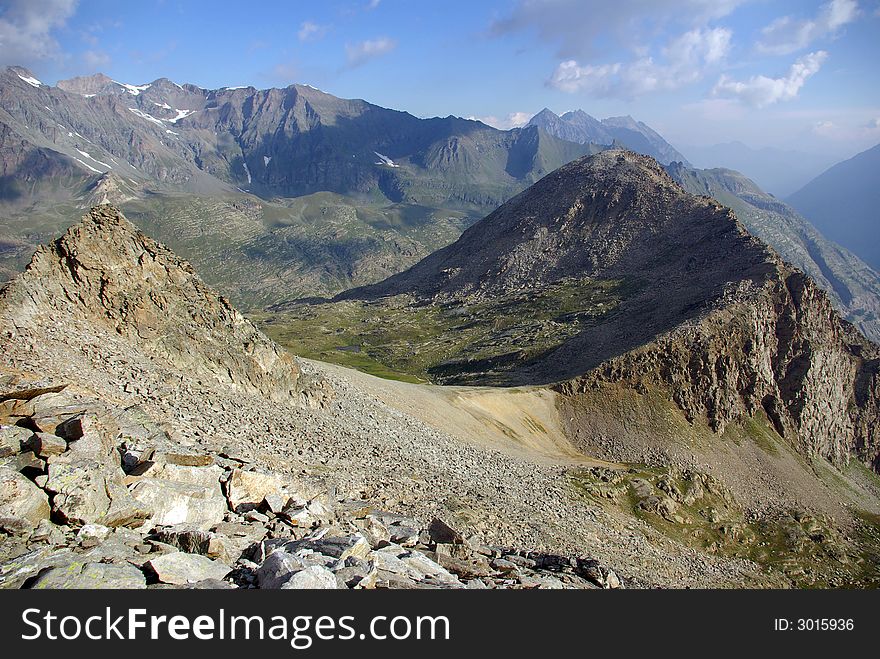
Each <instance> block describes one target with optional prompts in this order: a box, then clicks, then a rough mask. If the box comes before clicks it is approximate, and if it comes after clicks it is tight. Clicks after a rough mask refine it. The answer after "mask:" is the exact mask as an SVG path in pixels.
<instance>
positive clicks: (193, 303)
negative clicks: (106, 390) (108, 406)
mask: <svg viewBox="0 0 880 659" xmlns="http://www.w3.org/2000/svg"><path fill="white" fill-rule="evenodd" d="M3 295H4V298H5V300H6V305H5V306H4V310H3V320H4V321H5V322H4V325H5V327H7V328H9V329H10V330H11V331H15V328H17V327H22V326H25V325H27V324H28V323H30V322H31V321H32V319H33V317H34V316H35V315H37V314H45V313H46V312H47V310H52V309H58V310H60V309H61V308H63V309H65V310H66V311H69V312H71V313H72V314H73V316H74V317H75V319H76V320H78V321H86V322H101V323H104V324H105V325H106V327H107V328H108V329H111V330H112V331H114V332H116V333H117V334H120V335H122V336H128V337H135V336H136V337H137V338H138V339H139V340H140V341H142V342H143V345H145V346H149V350H150V352H151V353H152V354H153V355H156V356H161V357H162V358H163V359H165V360H167V361H168V362H169V363H171V364H173V365H175V366H176V367H177V368H179V369H180V370H182V371H190V372H195V373H198V374H199V375H200V376H203V377H206V378H212V379H216V380H219V381H223V382H228V383H230V384H232V385H233V386H235V387H242V388H245V389H251V390H254V391H258V392H260V393H262V394H264V395H266V396H269V397H271V398H276V399H287V398H289V397H291V396H294V395H297V393H298V392H297V381H298V378H299V369H298V367H297V365H296V363H295V362H294V360H293V359H292V358H291V357H290V355H288V354H287V353H286V352H284V351H282V350H281V349H280V348H278V346H276V345H275V344H273V343H272V342H271V341H269V340H268V339H266V338H265V337H264V336H263V335H262V334H261V333H260V332H259V331H258V330H257V329H256V328H255V327H254V326H253V325H252V324H251V323H250V322H249V321H248V320H247V319H246V318H244V316H242V315H241V314H240V313H239V312H238V311H237V310H235V309H234V308H233V307H232V305H231V304H230V303H229V302H228V300H226V299H225V298H223V297H222V296H219V295H217V294H216V293H214V292H213V291H211V290H210V289H209V288H208V287H207V286H205V284H204V283H203V282H202V281H201V279H200V278H199V277H198V276H196V275H195V273H194V272H193V270H192V267H191V266H190V265H189V264H188V263H186V262H185V261H182V260H181V259H179V258H178V257H177V256H175V255H174V254H173V253H172V252H171V251H170V250H169V249H168V248H167V247H164V246H163V245H161V244H159V243H157V242H156V241H154V240H152V239H151V238H148V237H147V236H145V235H144V234H143V233H141V232H140V231H138V230H137V229H136V228H135V227H134V226H133V225H132V224H130V223H129V222H128V221H127V220H126V219H125V218H124V217H123V216H122V214H121V213H120V212H119V211H118V210H116V209H114V208H113V207H111V206H106V205H105V206H98V207H95V208H94V209H92V210H91V211H90V212H89V213H88V214H87V215H86V216H85V217H84V218H83V221H82V222H81V223H79V224H77V225H74V226H73V227H71V228H70V229H69V230H68V231H67V233H65V235H64V236H62V237H61V238H59V239H58V240H56V241H55V242H53V243H52V244H51V245H48V246H46V247H42V248H40V249H38V250H37V252H36V254H35V255H34V257H33V259H32V260H31V263H30V265H29V266H28V268H27V271H26V272H25V274H24V275H23V276H22V277H19V278H18V279H16V280H15V281H13V282H12V283H10V284H9V285H8V286H7V287H6V288H5V289H4V291H3ZM71 301H75V305H71V304H70V302H71Z"/></svg>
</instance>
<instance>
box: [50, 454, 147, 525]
mask: <svg viewBox="0 0 880 659" xmlns="http://www.w3.org/2000/svg"><path fill="white" fill-rule="evenodd" d="M123 478H124V474H123V472H122V469H121V468H119V467H114V466H109V465H106V464H104V463H102V462H98V461H95V460H93V459H91V458H84V457H80V456H68V455H62V456H57V457H54V458H53V459H52V460H51V461H50V463H49V479H48V481H47V482H46V489H47V490H48V491H49V492H52V493H54V494H55V496H54V498H53V500H52V510H53V511H54V512H55V513H56V514H57V515H58V516H59V517H60V518H61V519H62V520H63V521H65V522H67V523H69V524H94V523H98V524H103V525H104V526H139V525H140V524H142V523H143V521H144V520H145V519H147V517H148V516H149V510H147V509H146V508H145V507H144V506H142V505H141V504H140V503H139V502H138V501H136V500H135V499H133V498H132V497H131V495H130V494H129V493H128V490H127V489H126V488H125V486H124V485H123Z"/></svg>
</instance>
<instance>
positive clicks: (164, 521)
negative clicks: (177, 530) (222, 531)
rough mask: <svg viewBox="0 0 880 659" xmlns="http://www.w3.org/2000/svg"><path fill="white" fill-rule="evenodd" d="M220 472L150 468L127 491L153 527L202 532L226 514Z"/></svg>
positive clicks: (212, 468) (213, 467) (217, 469)
mask: <svg viewBox="0 0 880 659" xmlns="http://www.w3.org/2000/svg"><path fill="white" fill-rule="evenodd" d="M222 473H223V471H222V469H220V467H218V466H216V465H211V466H208V467H191V466H182V465H172V464H159V465H153V466H152V467H151V468H150V469H149V470H147V471H146V474H147V475H146V477H144V478H141V479H139V480H137V482H136V483H135V484H134V486H133V487H132V488H131V495H132V497H134V498H135V499H136V500H137V501H139V502H140V503H141V504H143V505H144V506H145V507H146V508H147V509H148V510H149V511H150V518H151V519H152V520H153V522H154V523H155V524H159V525H163V526H175V525H178V524H186V525H188V526H192V527H195V528H198V529H203V530H206V529H209V528H210V527H211V526H213V525H214V524H217V523H218V522H221V521H223V517H224V515H225V514H226V511H227V505H226V499H225V497H224V496H223V490H222V489H221V487H220V476H221V474H222Z"/></svg>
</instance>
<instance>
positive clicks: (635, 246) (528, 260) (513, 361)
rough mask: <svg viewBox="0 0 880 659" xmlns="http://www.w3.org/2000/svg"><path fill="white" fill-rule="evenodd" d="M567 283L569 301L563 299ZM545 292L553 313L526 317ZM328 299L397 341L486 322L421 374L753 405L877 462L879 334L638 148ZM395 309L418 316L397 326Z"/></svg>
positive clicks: (558, 178) (722, 407)
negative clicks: (847, 316) (868, 332)
mask: <svg viewBox="0 0 880 659" xmlns="http://www.w3.org/2000/svg"><path fill="white" fill-rule="evenodd" d="M562 294H566V295H567V296H569V298H570V297H571V296H573V298H574V299H573V301H572V302H571V305H573V306H570V308H568V309H565V310H564V312H563V313H559V312H558V309H559V306H560V295H562ZM545 298H549V303H548V305H547V306H548V307H549V308H550V309H554V308H556V309H557V312H556V313H555V314H552V313H551V315H549V316H547V317H544V318H543V322H542V323H541V324H539V326H537V327H535V326H528V325H524V323H526V321H528V320H532V319H535V320H542V317H541V316H539V315H537V314H536V313H535V310H534V309H533V308H532V307H531V306H530V305H538V304H541V301H542V300H544V299H545ZM566 299H568V298H566ZM336 300H337V302H336V303H337V304H343V305H352V304H354V305H355V306H356V305H357V304H358V302H359V301H360V304H362V305H364V307H363V308H364V312H365V314H366V317H367V318H370V317H374V318H380V319H381V318H383V317H384V318H385V319H386V320H388V321H389V322H390V323H391V325H392V327H386V328H385V329H384V330H382V329H381V328H378V329H376V328H375V322H376V321H372V322H373V326H371V325H370V322H371V321H369V320H367V321H366V325H361V326H360V329H359V330H358V331H359V332H360V334H362V335H363V334H368V333H369V332H371V331H374V332H378V333H380V334H381V332H382V331H386V332H392V333H393V332H402V335H401V336H400V337H399V338H401V339H403V338H404V337H406V339H407V340H406V342H405V343H401V344H399V345H401V347H403V346H408V348H407V349H408V350H409V351H410V353H419V349H418V348H416V349H414V346H419V345H423V346H426V347H428V348H430V349H432V350H435V349H437V348H436V347H437V346H438V345H440V346H441V348H442V346H443V345H444V343H443V342H444V340H445V339H444V336H449V335H450V334H451V335H452V336H461V335H465V334H466V333H467V332H470V331H473V330H472V329H471V328H474V327H481V328H482V331H483V333H482V334H481V336H480V337H479V339H480V341H482V347H483V348H484V349H485V352H484V353H483V354H474V353H473V352H468V351H470V350H473V346H475V345H478V343H479V342H474V341H469V342H468V344H467V345H466V346H464V347H461V346H458V347H457V348H454V349H453V350H451V351H448V350H447V351H446V352H443V350H439V352H437V353H436V354H437V355H438V358H437V361H436V362H435V363H434V364H433V365H432V367H431V368H429V369H428V371H427V373H428V374H429V375H431V374H433V375H434V377H435V378H436V379H438V380H440V381H444V382H466V383H474V384H479V383H502V384H535V383H547V382H554V381H556V382H559V381H566V380H570V381H571V382H570V383H569V384H562V385H560V390H561V391H563V392H565V393H566V394H567V395H571V396H573V397H577V396H580V395H586V394H588V393H589V391H590V387H593V386H600V385H601V384H602V383H615V384H618V385H620V384H623V385H625V386H631V387H635V388H636V389H637V390H638V389H639V388H640V387H641V388H644V389H646V390H647V389H651V390H659V391H662V392H663V393H662V394H661V395H663V396H669V397H670V398H671V400H673V401H675V403H676V405H677V406H678V407H679V408H680V409H681V410H682V411H683V412H684V414H685V415H686V416H687V417H688V418H689V419H691V420H696V419H706V420H707V421H708V423H709V424H710V425H711V426H712V427H713V428H715V429H716V430H717V431H722V430H723V429H724V428H725V427H726V426H727V425H728V424H730V423H732V422H734V421H736V420H742V419H744V418H748V417H750V416H753V415H755V414H757V413H759V412H760V413H761V414H766V416H767V417H768V418H769V419H770V422H771V423H772V424H773V427H774V428H775V430H776V432H777V433H778V434H779V435H780V436H783V437H785V438H786V439H788V441H790V442H791V443H792V444H793V445H796V446H797V447H798V448H799V450H800V451H801V452H802V453H803V454H805V455H811V456H813V455H818V456H822V457H824V458H827V459H828V460H831V461H833V462H835V463H837V464H843V463H845V462H846V461H847V460H848V459H849V456H850V455H852V454H855V455H857V456H858V457H859V458H860V459H861V460H864V461H865V462H867V463H869V464H872V465H874V467H875V468H876V467H877V465H878V451H880V437H878V435H877V430H876V427H875V426H876V421H877V413H878V411H877V402H878V398H877V387H878V384H880V380H878V378H880V374H878V364H880V361H878V354H880V351H878V349H877V346H875V345H873V344H871V343H870V342H869V341H867V340H866V339H865V338H864V337H862V336H861V335H860V334H859V333H858V332H857V331H856V330H855V329H854V328H853V327H852V326H851V325H849V324H848V323H846V322H844V321H841V320H840V319H839V318H838V316H837V314H836V313H835V312H834V310H833V307H832V305H831V303H830V302H829V300H828V298H827V297H826V296H825V295H824V293H822V292H821V290H820V289H819V288H818V287H817V286H816V285H815V284H814V283H813V282H812V280H810V279H809V278H808V277H807V276H805V275H804V274H803V273H801V272H800V271H798V270H795V269H793V268H791V267H790V266H788V265H786V264H785V263H784V262H783V261H782V260H781V259H780V258H779V257H778V256H777V255H776V253H775V252H774V251H773V250H772V249H771V248H769V247H767V246H766V245H765V244H764V243H762V242H760V241H759V240H757V239H756V238H753V237H752V236H750V235H749V234H748V232H747V231H746V230H745V228H744V227H743V226H742V225H741V224H740V223H739V222H738V221H737V220H736V217H735V215H734V214H733V212H732V211H730V210H729V209H727V208H724V207H722V206H720V205H719V204H718V203H717V202H715V201H713V200H710V199H709V198H707V197H695V196H692V195H689V194H687V193H686V192H685V191H684V190H682V188H681V187H680V186H679V185H678V184H677V183H675V182H674V181H673V180H672V178H671V177H670V176H669V175H668V173H667V172H666V171H665V170H664V169H663V168H662V167H660V166H659V165H658V164H657V163H656V161H654V160H652V159H650V158H647V157H644V156H638V155H636V154H633V153H630V152H626V151H620V150H613V151H606V152H603V153H600V154H597V155H595V156H592V157H588V158H583V159H581V160H578V161H575V162H573V163H571V164H569V165H566V166H564V167H562V168H560V169H559V170H557V171H556V172H554V173H553V174H552V175H550V176H547V177H545V178H544V179H542V180H541V181H540V182H538V183H537V184H535V185H534V186H532V187H531V188H529V189H528V190H527V191H525V192H523V193H521V194H520V195H518V196H517V197H515V198H514V199H512V200H511V201H509V202H507V203H506V204H504V205H503V206H501V207H500V208H499V209H498V210H496V211H495V212H494V213H492V214H491V215H489V216H488V217H486V218H485V219H484V220H483V221H481V222H479V223H478V224H476V225H474V226H473V227H471V228H470V229H468V230H467V231H465V233H464V234H463V235H462V237H461V238H460V239H459V240H458V241H457V242H456V243H454V244H452V245H450V246H449V247H446V248H444V249H442V250H439V251H438V252H436V253H435V254H432V255H431V256H429V257H428V258H426V259H424V260H423V261H421V262H420V263H419V264H417V265H416V266H413V267H412V268H410V269H409V270H407V271H405V272H403V273H400V274H398V275H395V276H393V277H391V278H389V279H387V280H386V281H384V282H381V283H379V284H375V285H372V286H368V287H364V288H361V289H354V290H352V291H347V292H345V293H343V294H341V295H340V296H338V297H337V298H336ZM329 306H330V308H331V309H332V306H333V305H332V304H331V305H329ZM400 308H408V309H409V310H410V311H409V318H410V319H414V318H421V319H422V321H421V322H422V324H421V325H418V324H415V325H413V321H412V320H410V323H409V324H408V325H406V326H405V325H404V323H403V321H402V320H401V319H400V316H401V314H400V313H399V312H395V311H394V310H395V309H400ZM302 313H303V314H315V313H320V309H319V310H318V311H315V310H314V309H312V308H306V309H305V310H304V311H303V312H302ZM346 313H347V314H348V316H349V317H350V318H351V319H352V322H353V323H358V322H363V321H362V320H361V317H360V316H358V315H357V314H356V313H353V312H351V311H348V312H346ZM417 314H420V316H419V315H417ZM432 314H433V315H432ZM404 317H406V316H405V315H404ZM438 319H439V320H438ZM453 319H455V320H453ZM456 320H457V322H456ZM445 321H449V324H448V325H446V326H444V325H442V322H445ZM379 322H380V323H381V320H380V321H379ZM438 326H439V332H438ZM401 328H404V329H405V330H406V331H408V332H410V334H409V335H407V334H406V331H402V330H401Z"/></svg>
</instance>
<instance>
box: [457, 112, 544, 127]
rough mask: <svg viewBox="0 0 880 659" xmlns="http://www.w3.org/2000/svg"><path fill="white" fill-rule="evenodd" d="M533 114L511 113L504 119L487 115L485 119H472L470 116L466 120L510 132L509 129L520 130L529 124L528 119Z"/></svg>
mask: <svg viewBox="0 0 880 659" xmlns="http://www.w3.org/2000/svg"><path fill="white" fill-rule="evenodd" d="M533 114H534V113H529V112H511V113H510V114H508V115H507V116H506V117H501V118H499V117H496V116H495V115H492V114H490V115H488V116H485V117H474V116H470V117H468V119H473V120H476V121H482V122H483V123H484V124H487V125H489V126H492V127H494V128H498V129H500V130H510V129H511V128H520V127H522V126H525V125H526V124H527V123H529V119H531V118H532V116H533Z"/></svg>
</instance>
